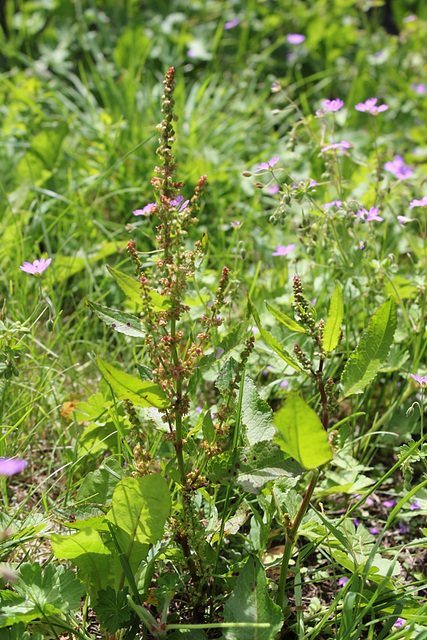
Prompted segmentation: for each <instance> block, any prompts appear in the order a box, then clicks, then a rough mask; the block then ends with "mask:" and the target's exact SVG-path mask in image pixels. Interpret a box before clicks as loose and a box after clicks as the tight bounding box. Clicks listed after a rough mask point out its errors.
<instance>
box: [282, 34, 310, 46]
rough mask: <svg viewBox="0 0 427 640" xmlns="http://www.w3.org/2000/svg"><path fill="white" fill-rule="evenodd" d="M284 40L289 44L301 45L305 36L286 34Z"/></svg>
mask: <svg viewBox="0 0 427 640" xmlns="http://www.w3.org/2000/svg"><path fill="white" fill-rule="evenodd" d="M286 39H287V41H288V42H289V44H301V42H304V40H305V36H303V35H302V34H301V33H288V35H287V36H286Z"/></svg>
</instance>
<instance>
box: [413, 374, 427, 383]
mask: <svg viewBox="0 0 427 640" xmlns="http://www.w3.org/2000/svg"><path fill="white" fill-rule="evenodd" d="M411 378H413V379H414V380H415V382H418V384H422V385H424V384H427V376H419V375H418V374H417V373H411Z"/></svg>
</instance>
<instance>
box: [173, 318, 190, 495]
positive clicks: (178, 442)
mask: <svg viewBox="0 0 427 640" xmlns="http://www.w3.org/2000/svg"><path fill="white" fill-rule="evenodd" d="M175 335H176V319H175V318H172V320H171V338H172V358H173V362H174V364H175V366H178V353H177V350H176V344H175ZM176 398H177V400H178V401H179V402H180V401H181V399H182V379H181V378H178V381H177V383H176ZM178 404H179V403H178ZM182 447H183V443H182V418H181V416H180V414H179V412H177V413H175V451H176V459H177V462H178V469H179V475H180V476H181V483H182V486H183V487H184V486H185V485H186V484H187V474H186V473H185V465H184V456H183V453H182Z"/></svg>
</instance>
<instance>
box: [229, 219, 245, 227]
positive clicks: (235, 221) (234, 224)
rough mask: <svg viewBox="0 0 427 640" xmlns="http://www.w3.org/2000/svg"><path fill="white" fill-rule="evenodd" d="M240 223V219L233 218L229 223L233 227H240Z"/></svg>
mask: <svg viewBox="0 0 427 640" xmlns="http://www.w3.org/2000/svg"><path fill="white" fill-rule="evenodd" d="M242 224H243V222H240V220H233V222H232V223H231V226H232V227H233V229H240V227H241V226H242Z"/></svg>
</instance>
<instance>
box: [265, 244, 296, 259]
mask: <svg viewBox="0 0 427 640" xmlns="http://www.w3.org/2000/svg"><path fill="white" fill-rule="evenodd" d="M294 249H295V245H294V244H288V245H286V247H285V246H284V245H283V244H279V245H277V247H276V251H275V252H274V253H272V254H271V255H272V256H287V255H288V253H290V252H291V251H293V250H294Z"/></svg>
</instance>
